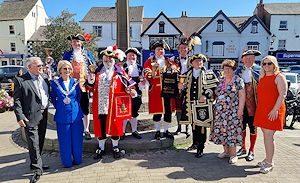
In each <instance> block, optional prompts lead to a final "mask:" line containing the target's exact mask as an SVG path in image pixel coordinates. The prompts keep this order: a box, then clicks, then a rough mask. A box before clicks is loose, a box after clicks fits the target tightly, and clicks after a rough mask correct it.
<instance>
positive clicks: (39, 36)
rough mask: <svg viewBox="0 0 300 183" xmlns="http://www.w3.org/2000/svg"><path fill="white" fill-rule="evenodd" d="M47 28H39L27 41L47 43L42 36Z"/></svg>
mask: <svg viewBox="0 0 300 183" xmlns="http://www.w3.org/2000/svg"><path fill="white" fill-rule="evenodd" d="M46 27H47V26H40V27H39V28H38V30H37V31H35V32H34V33H33V35H32V36H31V37H30V38H29V39H28V41H47V39H46V38H45V36H44V35H43V32H44V30H45V29H46Z"/></svg>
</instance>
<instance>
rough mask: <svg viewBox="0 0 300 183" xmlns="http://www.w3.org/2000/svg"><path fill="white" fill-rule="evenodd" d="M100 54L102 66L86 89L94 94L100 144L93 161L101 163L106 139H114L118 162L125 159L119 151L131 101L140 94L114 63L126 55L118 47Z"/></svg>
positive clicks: (94, 109) (115, 154) (95, 125)
mask: <svg viewBox="0 0 300 183" xmlns="http://www.w3.org/2000/svg"><path fill="white" fill-rule="evenodd" d="M100 54H103V63H102V64H100V65H99V66H98V67H97V68H96V70H95V71H94V72H93V73H94V74H91V75H90V77H89V78H88V83H87V85H86V88H87V89H88V90H89V91H91V92H93V103H92V110H93V119H94V133H95V137H96V138H97V139H98V142H99V146H98V147H97V150H96V155H95V156H94V159H101V158H102V156H103V155H104V154H105V147H104V146H105V141H106V139H107V135H110V136H111V140H112V145H113V156H114V158H115V159H118V158H121V157H122V155H123V153H121V151H120V149H119V148H118V144H119V140H120V136H122V135H123V120H125V119H130V118H131V112H132V111H131V107H132V106H131V98H132V97H136V96H137V92H136V90H135V89H134V86H135V82H134V81H133V80H132V79H131V78H130V77H129V76H128V75H127V74H126V72H125V71H124V70H123V69H122V68H121V67H119V66H118V65H117V64H116V61H115V59H119V60H120V61H123V59H124V57H125V53H124V52H122V51H121V50H120V49H118V48H117V47H116V46H113V47H112V46H109V47H107V48H106V49H105V50H103V51H101V52H100Z"/></svg>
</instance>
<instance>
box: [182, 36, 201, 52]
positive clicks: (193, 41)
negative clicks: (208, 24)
mask: <svg viewBox="0 0 300 183" xmlns="http://www.w3.org/2000/svg"><path fill="white" fill-rule="evenodd" d="M181 44H184V45H187V46H188V47H189V50H192V49H193V48H194V46H195V45H197V44H198V45H201V39H200V38H199V37H198V36H188V37H181V38H180V42H179V44H178V46H179V45H181Z"/></svg>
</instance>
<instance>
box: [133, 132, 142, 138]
mask: <svg viewBox="0 0 300 183" xmlns="http://www.w3.org/2000/svg"><path fill="white" fill-rule="evenodd" d="M132 136H134V137H135V138H137V139H141V138H142V136H141V135H140V134H139V132H137V131H135V132H133V133H132Z"/></svg>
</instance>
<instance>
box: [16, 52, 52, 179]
mask: <svg viewBox="0 0 300 183" xmlns="http://www.w3.org/2000/svg"><path fill="white" fill-rule="evenodd" d="M26 66H27V68H28V72H27V73H26V74H23V75H21V76H16V78H15V81H14V85H15V91H14V112H15V115H16V118H17V121H18V124H19V125H20V126H21V127H24V129H25V134H26V139H27V144H28V150H29V156H30V161H31V163H30V168H31V169H32V170H33V172H34V175H33V177H32V179H31V181H30V182H37V181H38V180H39V178H40V176H41V175H42V173H43V169H48V168H49V166H46V165H43V163H42V158H41V153H42V150H43V146H44V139H45V134H46V128H47V118H48V106H49V93H50V83H49V81H48V79H47V78H48V77H47V75H45V74H43V62H42V61H41V59H40V58H39V57H30V58H29V59H28V60H27V61H26Z"/></svg>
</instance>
